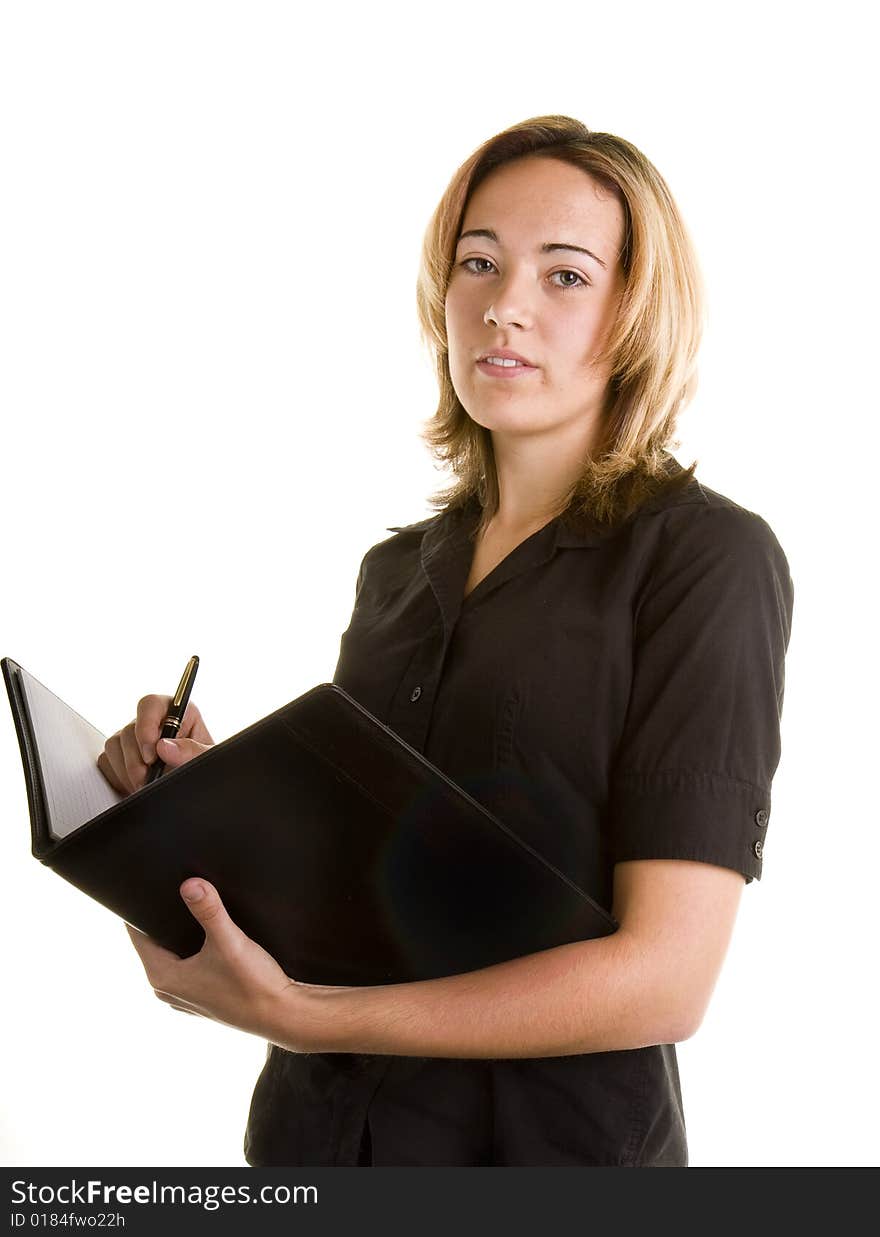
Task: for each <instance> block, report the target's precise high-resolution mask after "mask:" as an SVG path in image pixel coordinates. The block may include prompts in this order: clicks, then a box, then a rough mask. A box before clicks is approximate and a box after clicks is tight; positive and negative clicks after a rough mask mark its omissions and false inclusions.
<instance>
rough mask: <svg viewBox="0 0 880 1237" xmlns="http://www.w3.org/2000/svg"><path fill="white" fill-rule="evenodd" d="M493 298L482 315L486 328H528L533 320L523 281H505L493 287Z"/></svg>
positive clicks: (532, 312)
mask: <svg viewBox="0 0 880 1237" xmlns="http://www.w3.org/2000/svg"><path fill="white" fill-rule="evenodd" d="M494 291H495V296H494V298H493V300H492V303H491V305H489V306H488V307H487V309H486V312H485V313H484V314H483V322H484V323H485V324H486V326H495V327H502V326H518V327H521V328H524V329H525V328H528V327H530V326H532V324H533V320H534V310H533V309H532V308H531V305H530V302H529V299H528V294H527V292H526V287H525V280H524V279H522V278H521V279H520V280H519V281H516V280H514V279H506V280H503V281H502V282H501V283H499V284H496V285H495V289H494Z"/></svg>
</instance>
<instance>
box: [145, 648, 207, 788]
mask: <svg viewBox="0 0 880 1237" xmlns="http://www.w3.org/2000/svg"><path fill="white" fill-rule="evenodd" d="M198 668H199V659H198V657H196V656H192V657H191V658H190V659H189V661H188V662H187V663H186V669H185V670H184V672H183V677H182V678H181V680H180V682H179V683H178V685H177V691H176V692H175V693H174V698H173V700H172V701H171V703H170V704H169V706H168V712H167V714H166V715H165V721H164V722H163V723H162V733H161V734H160V735H159V738H160V739H173V738H175V737H176V735H177V732H178V730H179V729H180V723H181V722H182V721H183V715H184V713H185V712H186V706H187V704H188V703H189V694H190V692H191V691H192V685H193V683H194V682H195V677H196V671H197V670H198ZM164 772H165V763H164V761H162V760H160V759H159V758H158V756H157V757H156V761H155V763H154V764H152V765H151V766H150V769H149V772H148V773H147V780H146V782H145V783H144V785H145V786H149V784H150V782H155V780H156V778H157V777H161V776H162V774H163V773H164Z"/></svg>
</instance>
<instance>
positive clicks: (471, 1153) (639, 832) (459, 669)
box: [245, 461, 793, 1167]
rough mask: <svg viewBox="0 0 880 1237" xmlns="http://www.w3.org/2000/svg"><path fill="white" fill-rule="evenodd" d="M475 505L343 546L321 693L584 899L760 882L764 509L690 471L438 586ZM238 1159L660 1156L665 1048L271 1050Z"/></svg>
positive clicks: (783, 608) (765, 747) (675, 1110)
mask: <svg viewBox="0 0 880 1237" xmlns="http://www.w3.org/2000/svg"><path fill="white" fill-rule="evenodd" d="M671 464H672V466H673V468H674V469H678V465H677V464H676V462H675V461H671ZM678 471H679V472H680V471H681V470H680V469H678ZM478 516H479V509H478V507H477V505H476V503H475V501H473V500H472V501H470V502H469V503H467V504H465V505H464V506H462V507H459V508H456V509H454V510H449V511H446V512H443V513H441V514H440V515H438V516H434V517H432V518H430V519H427V520H423V521H421V522H420V523H417V524H412V525H409V526H407V527H403V528H395V529H392V530H389V531H392V532H393V533H394V534H395V535H394V536H392V537H390V538H388V539H387V540H385V541H382V542H380V543H379V544H378V545H375V546H373V547H372V549H371V550H369V551H368V553H367V554H366V556H365V557H364V560H363V562H362V565H361V570H360V574H359V577H358V581H357V590H356V600H355V606H354V611H353V614H352V617H351V623H350V625H349V627H348V629H347V631H346V632H345V634H344V635H343V637H342V644H341V652H340V657H339V663H338V666H337V669H336V673H335V676H334V682H336V683H338V684H339V685H340V686H341V687H343V688H344V689H345V690H346V691H347V692H348V693H349V694H350V695H352V696H353V697H354V698H355V699H356V700H358V701H359V702H360V703H361V704H362V705H364V706H365V707H366V708H367V709H369V710H370V712H372V713H374V714H375V715H376V716H377V717H378V718H379V719H380V720H381V721H383V722H385V724H386V725H388V726H390V727H391V728H392V729H393V730H395V731H397V733H398V734H399V735H401V736H402V738H404V739H405V740H406V741H407V742H408V743H409V744H411V745H412V746H413V747H415V748H416V749H417V750H419V751H420V752H422V753H423V754H424V755H425V756H426V758H427V759H428V760H430V761H432V762H433V763H434V764H435V765H437V766H439V768H440V769H442V770H443V771H444V772H445V773H446V774H448V775H449V776H450V777H451V778H453V780H455V781H456V782H458V783H459V784H460V785H461V786H462V787H463V788H464V789H465V790H466V791H468V792H469V793H470V794H471V795H473V797H474V798H476V799H478V800H479V801H480V802H482V803H483V804H485V805H486V807H488V809H489V810H490V811H491V812H493V813H494V814H495V815H497V816H498V817H500V818H501V819H502V820H504V821H505V823H506V824H508V825H509V826H511V827H512V828H513V829H514V830H515V831H516V832H517V833H519V835H520V836H521V837H522V838H523V839H524V840H525V841H527V842H529V843H530V844H531V845H532V846H534V847H535V848H536V849H537V850H539V851H540V852H541V853H542V854H543V855H544V856H545V857H546V858H547V859H548V860H549V861H550V862H551V863H553V864H554V865H555V866H556V867H558V868H559V869H561V870H562V871H563V872H565V873H566V874H567V875H569V876H570V877H571V879H572V880H574V881H575V882H576V883H577V884H579V885H580V886H581V887H582V888H583V889H585V890H586V891H587V892H588V893H589V894H590V895H591V896H592V897H594V898H595V899H596V900H597V901H598V902H599V903H601V904H602V905H603V906H604V907H606V908H608V909H609V910H610V909H611V903H612V886H613V870H614V865H615V863H617V862H619V861H622V860H628V859H651V858H656V859H690V860H699V861H703V862H706V863H712V864H718V865H721V866H723V867H728V868H732V869H734V870H735V871H738V872H741V873H742V874H743V877H744V878H745V880H746V882H750V881H751V880H752V879H753V878H755V877H757V878H760V876H761V868H762V861H763V849H764V844H765V839H766V835H767V822H768V818H769V814H770V786H771V781H772V777H773V773H774V771H775V769H776V766H777V763H778V760H779V755H780V737H779V721H780V716H781V710H782V698H783V681H784V680H783V669H784V658H785V652H786V649H787V646H788V640H789V633H790V625H791V616H792V604H793V589H792V582H791V579H790V575H789V570H788V563H787V561H786V558H785V555H784V553H783V551H782V549H781V547H780V545H779V543H778V541H777V540H776V537H775V536H774V534H773V532H772V530H771V529H770V527H769V526H768V525H767V523H766V522H765V521H764V520H763V519H762V518H761V517H760V516H758V515H756V514H754V513H753V512H750V511H747V510H745V509H744V508H742V507H740V506H738V505H737V504H736V503H734V502H732V501H731V500H730V499H728V498H725V497H724V496H723V495H721V494H717V493H715V492H714V491H712V490H710V489H708V488H706V487H705V486H702V485H701V484H700V483H699V482H698V481H697V480H696V479H695V478H694V479H691V480H689V481H688V483H687V484H686V486H685V487H684V488H681V489H679V490H678V491H677V492H673V493H668V492H667V493H663V494H660V495H659V496H656V497H654V498H653V499H650V500H649V501H648V502H646V503H645V504H644V505H643V506H642V507H641V508H640V509H639V510H638V511H637V513H636V514H635V515H634V516H632V517H631V518H630V519H628V520H627V521H626V522H625V523H624V524H623V525H622V526H618V527H617V528H616V529H613V530H610V529H608V528H600V527H596V526H591V525H590V524H589V523H585V522H584V521H575V520H573V518H572V517H570V516H561V517H558V518H557V519H555V520H553V521H551V522H550V523H548V524H547V525H545V526H544V527H543V528H542V529H540V530H539V531H538V532H536V533H534V534H533V535H532V536H530V537H529V538H527V540H525V541H523V542H522V543H521V544H520V545H519V546H517V547H516V549H514V550H513V551H512V552H511V553H510V554H509V555H508V556H507V557H506V558H505V559H504V560H503V561H502V562H501V563H499V564H498V566H496V567H495V569H494V570H493V571H492V572H490V574H489V575H487V576H486V577H485V578H484V579H483V580H482V581H481V583H480V584H478V585H477V587H476V588H475V589H473V591H472V592H470V593H469V594H468V596H467V597H464V595H463V594H464V586H465V582H466V580H467V577H468V574H469V570H470V565H471V561H472V557H473V542H472V540H471V539H470V533H471V532H472V531H473V529H474V528H475V525H476V522H477V519H478ZM525 909H526V908H524V910H525ZM294 978H296V977H295V976H294ZM245 1153H246V1156H247V1159H248V1161H249V1163H251V1164H252V1165H255V1166H257V1165H312V1166H316V1165H333V1164H335V1165H353V1164H358V1163H364V1164H368V1163H372V1164H375V1165H428V1166H447V1165H519V1166H542V1165H571V1166H575V1165H631V1166H643V1167H647V1166H683V1165H685V1164H687V1142H686V1135H685V1123H684V1114H683V1111H682V1102H681V1090H680V1085H679V1076H678V1069H677V1062H676V1054H675V1048H674V1046H673V1045H671V1044H661V1045H655V1046H652V1047H647V1048H640V1049H633V1050H626V1051H616V1052H601V1053H588V1054H584V1055H579V1056H562V1057H546V1058H523V1059H516V1060H496V1059H492V1060H472V1059H468V1060H465V1059H428V1058H416V1057H394V1056H363V1055H357V1054H348V1053H313V1054H292V1053H288V1052H285V1051H282V1050H281V1049H279V1048H277V1047H274V1046H271V1047H270V1048H269V1052H268V1056H267V1061H266V1066H265V1068H264V1070H263V1072H262V1074H261V1075H260V1078H259V1080H258V1083H257V1087H256V1090H255V1092H254V1098H253V1102H252V1105H251V1113H250V1119H249V1123H248V1130H247V1134H246V1138H245Z"/></svg>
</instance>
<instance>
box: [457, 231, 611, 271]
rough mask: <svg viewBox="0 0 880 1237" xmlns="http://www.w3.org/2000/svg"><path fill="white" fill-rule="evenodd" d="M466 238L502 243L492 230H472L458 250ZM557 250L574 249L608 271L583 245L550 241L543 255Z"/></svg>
mask: <svg viewBox="0 0 880 1237" xmlns="http://www.w3.org/2000/svg"><path fill="white" fill-rule="evenodd" d="M466 236H485V238H486V240H490V241H494V242H495V244H496V245H498V244H500V243H501V242H500V241H499V240H498V234H497V233H496V232H493V231H492V229H491V228H470V229H469V230H468V231H467V232H462V233H461V235H460V236H459V238H458V240H457V241H456V242H455V244H456V248H457V247H458V244H459V242H460V241H463V240H464V238H465V237H466ZM557 249H572V250H573V251H574V252H575V253H585V254H586V255H587V257H588V258H592V259H593V261H594V262H598V263H599V265H600V266H601V267H602V270H603V271H607V269H608V267H607V266H606V265H605V263H604V262H603V261H602V259H601V258H599V257H597V256H596V254H594V253H593V251H592V250H591V249H585V248H584V246H583V245H570V244H569V243H568V242H567V241H565V242H563V241H548V242H546V244H543V245H542V246H541V253H554V252H555V251H556V250H557Z"/></svg>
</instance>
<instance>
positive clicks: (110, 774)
mask: <svg viewBox="0 0 880 1237" xmlns="http://www.w3.org/2000/svg"><path fill="white" fill-rule="evenodd" d="M98 768H99V769H100V770H101V772H102V773H103V774H104V777H106V779H107V781H108V782H109V783H110V785H111V786H112V787H113V789H114V790H118V791H119V793H120V794H123V795H124V794H127V793H128V792H127V788H126V787H125V786H123V785H122V783H121V782H120V781H119V778H118V777H117V776H116V774H115V773H114V771H113V766H112V765H111V763H110V761H109V760H108V759H107V753H106V751H103V752H101V754H100V756H99V757H98Z"/></svg>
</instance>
